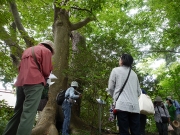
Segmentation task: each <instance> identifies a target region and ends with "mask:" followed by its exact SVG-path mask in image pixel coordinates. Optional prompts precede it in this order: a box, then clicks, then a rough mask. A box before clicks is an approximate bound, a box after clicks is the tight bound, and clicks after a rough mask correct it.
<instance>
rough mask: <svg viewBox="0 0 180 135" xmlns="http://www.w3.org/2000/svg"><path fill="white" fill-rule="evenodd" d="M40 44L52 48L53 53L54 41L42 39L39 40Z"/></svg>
mask: <svg viewBox="0 0 180 135" xmlns="http://www.w3.org/2000/svg"><path fill="white" fill-rule="evenodd" d="M40 44H47V45H49V46H50V47H51V48H52V53H53V54H54V43H53V42H52V41H51V40H44V41H43V42H40Z"/></svg>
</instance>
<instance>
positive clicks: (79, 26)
mask: <svg viewBox="0 0 180 135" xmlns="http://www.w3.org/2000/svg"><path fill="white" fill-rule="evenodd" d="M93 20H95V19H94V18H90V17H88V18H86V19H84V20H83V21H81V22H78V23H76V24H71V28H70V30H71V31H73V30H77V29H79V28H82V27H83V26H85V25H86V24H88V23H89V22H91V21H93Z"/></svg>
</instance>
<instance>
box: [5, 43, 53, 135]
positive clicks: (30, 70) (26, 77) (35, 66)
mask: <svg viewBox="0 0 180 135" xmlns="http://www.w3.org/2000/svg"><path fill="white" fill-rule="evenodd" d="M53 46H54V43H53V42H52V41H50V40H45V41H43V42H40V43H39V44H38V45H37V46H34V47H30V48H28V49H26V50H25V51H24V52H23V54H22V58H21V62H20V65H19V74H18V77H17V81H16V83H15V86H16V87H17V88H16V95H17V100H16V105H15V108H14V115H13V117H12V118H11V119H10V121H9V123H8V124H7V126H6V128H5V130H4V133H3V135H30V134H31V131H32V127H33V124H34V119H35V115H36V112H37V108H38V105H39V102H40V99H41V95H42V91H43V88H44V86H45V85H46V80H47V79H48V77H49V75H50V72H51V71H52V61H51V58H52V55H53V54H54V49H53ZM33 53H34V55H35V57H36V59H37V63H36V62H35V59H34V58H33Z"/></svg>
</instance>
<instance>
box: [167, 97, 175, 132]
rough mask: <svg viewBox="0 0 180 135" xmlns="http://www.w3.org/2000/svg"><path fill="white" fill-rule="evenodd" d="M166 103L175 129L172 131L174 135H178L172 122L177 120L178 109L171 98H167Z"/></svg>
mask: <svg viewBox="0 0 180 135" xmlns="http://www.w3.org/2000/svg"><path fill="white" fill-rule="evenodd" d="M166 103H167V106H166V107H167V109H168V112H169V115H170V124H171V126H172V127H173V129H174V130H173V131H171V134H172V135H177V133H176V130H177V129H176V127H175V126H174V125H173V124H172V122H173V121H174V120H175V118H176V107H175V106H174V105H173V100H172V99H171V98H166Z"/></svg>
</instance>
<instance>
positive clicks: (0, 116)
mask: <svg viewBox="0 0 180 135" xmlns="http://www.w3.org/2000/svg"><path fill="white" fill-rule="evenodd" d="M13 113H14V111H13V108H12V107H11V106H9V105H8V104H7V103H6V101H5V100H0V134H2V133H3V131H4V128H5V126H6V124H7V122H8V120H9V119H10V118H11V117H12V115H13Z"/></svg>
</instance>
